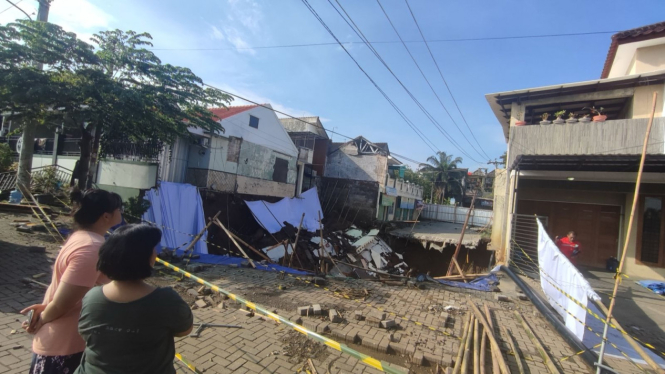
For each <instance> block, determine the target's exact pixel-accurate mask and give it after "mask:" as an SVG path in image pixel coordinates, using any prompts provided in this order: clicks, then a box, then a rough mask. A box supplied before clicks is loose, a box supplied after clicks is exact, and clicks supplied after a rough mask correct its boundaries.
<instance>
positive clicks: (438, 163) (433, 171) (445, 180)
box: [420, 152, 464, 202]
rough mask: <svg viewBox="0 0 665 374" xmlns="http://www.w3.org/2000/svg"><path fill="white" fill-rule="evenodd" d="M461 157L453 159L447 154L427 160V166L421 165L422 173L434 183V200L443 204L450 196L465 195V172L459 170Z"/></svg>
mask: <svg viewBox="0 0 665 374" xmlns="http://www.w3.org/2000/svg"><path fill="white" fill-rule="evenodd" d="M461 163H462V158H461V157H455V158H453V156H452V155H448V154H446V153H445V152H437V153H436V155H434V156H430V157H428V158H427V163H426V164H421V165H420V172H421V173H423V174H425V175H427V176H428V177H429V179H430V180H431V181H432V182H433V184H434V185H433V188H434V191H433V195H434V196H433V199H434V201H436V200H438V201H439V202H442V201H443V200H444V199H445V198H446V194H447V195H448V196H455V195H457V196H459V195H462V194H463V192H464V191H463V180H464V170H458V167H457V166H458V165H459V164H461Z"/></svg>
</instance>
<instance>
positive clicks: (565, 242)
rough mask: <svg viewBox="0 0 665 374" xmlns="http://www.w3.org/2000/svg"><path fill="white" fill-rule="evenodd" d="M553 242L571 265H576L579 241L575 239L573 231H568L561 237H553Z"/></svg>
mask: <svg viewBox="0 0 665 374" xmlns="http://www.w3.org/2000/svg"><path fill="white" fill-rule="evenodd" d="M555 244H556V246H557V247H559V250H560V251H561V253H563V255H564V256H566V258H568V260H570V262H571V263H572V264H573V265H577V256H578V255H579V254H580V252H581V249H580V242H578V241H577V240H576V235H575V231H569V232H568V235H566V236H565V237H563V238H559V237H558V236H557V237H556V238H555Z"/></svg>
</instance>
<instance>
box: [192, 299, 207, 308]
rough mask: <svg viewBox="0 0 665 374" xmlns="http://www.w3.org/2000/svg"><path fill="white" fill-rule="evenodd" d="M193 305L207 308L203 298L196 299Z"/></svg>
mask: <svg viewBox="0 0 665 374" xmlns="http://www.w3.org/2000/svg"><path fill="white" fill-rule="evenodd" d="M194 305H196V306H197V307H198V308H207V307H208V303H206V302H205V301H204V300H196V302H195V303H194Z"/></svg>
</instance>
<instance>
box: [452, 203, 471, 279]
mask: <svg viewBox="0 0 665 374" xmlns="http://www.w3.org/2000/svg"><path fill="white" fill-rule="evenodd" d="M475 201H476V196H475V195H474V196H473V199H471V206H470V207H469V211H468V212H467V213H466V219H464V226H463V227H462V232H461V233H460V237H459V242H458V243H457V247H456V248H455V253H454V254H453V257H452V259H453V260H452V261H451V262H450V265H449V266H448V272H447V273H446V275H451V273H452V272H453V263H454V265H455V266H457V271H459V273H460V274H461V275H464V273H463V272H462V269H461V268H460V266H459V264H458V263H457V255H458V254H459V250H460V248H461V247H462V241H463V240H464V233H465V232H466V225H468V224H469V217H471V213H472V212H473V203H474V202H475ZM465 282H466V281H465Z"/></svg>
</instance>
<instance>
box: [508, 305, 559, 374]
mask: <svg viewBox="0 0 665 374" xmlns="http://www.w3.org/2000/svg"><path fill="white" fill-rule="evenodd" d="M515 317H516V318H517V320H518V321H519V322H520V323H521V324H522V326H523V327H524V330H526V334H527V335H528V336H529V339H531V342H533V345H535V346H536V349H537V350H538V353H540V357H542V359H543V362H544V363H545V366H547V369H548V370H549V371H550V373H552V374H561V372H560V371H559V369H558V368H557V367H556V365H554V361H552V357H550V355H549V353H547V351H546V350H545V347H543V345H542V344H541V343H540V340H538V337H537V336H536V334H535V333H534V332H533V330H532V329H531V326H529V323H528V322H527V321H526V319H524V317H522V315H521V314H520V312H518V311H515Z"/></svg>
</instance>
